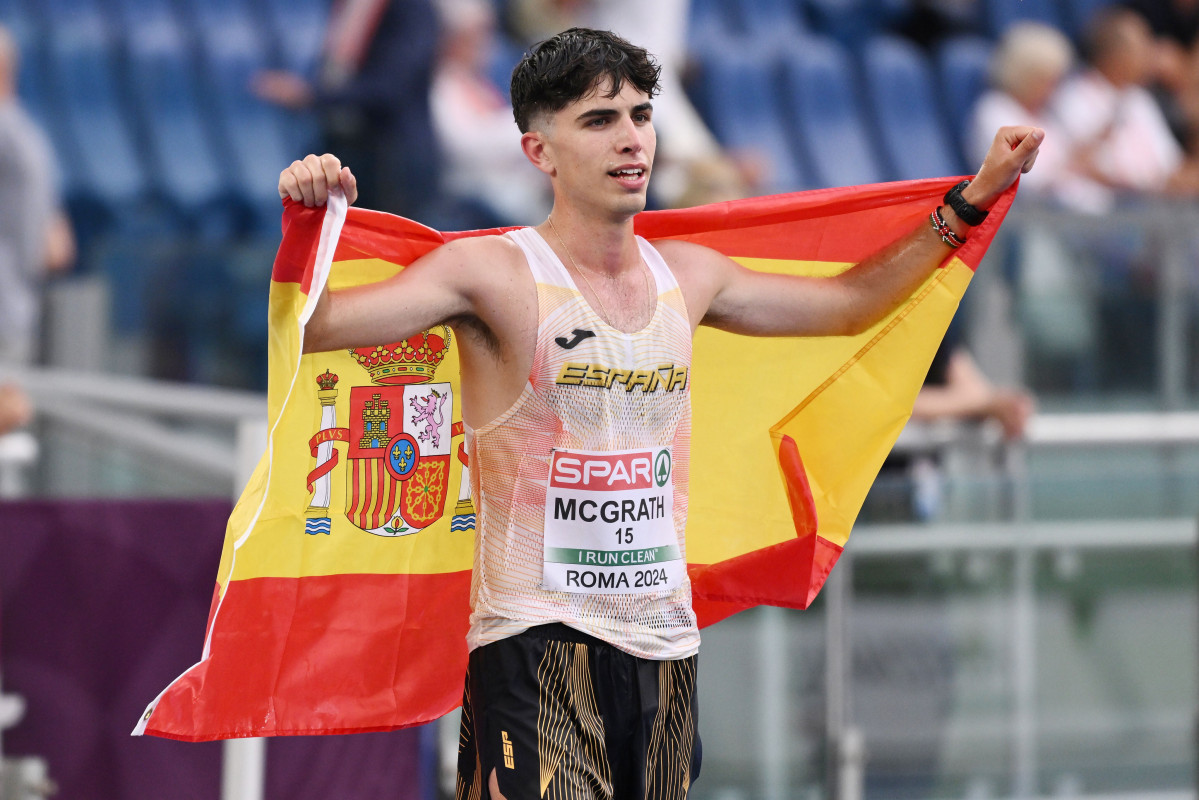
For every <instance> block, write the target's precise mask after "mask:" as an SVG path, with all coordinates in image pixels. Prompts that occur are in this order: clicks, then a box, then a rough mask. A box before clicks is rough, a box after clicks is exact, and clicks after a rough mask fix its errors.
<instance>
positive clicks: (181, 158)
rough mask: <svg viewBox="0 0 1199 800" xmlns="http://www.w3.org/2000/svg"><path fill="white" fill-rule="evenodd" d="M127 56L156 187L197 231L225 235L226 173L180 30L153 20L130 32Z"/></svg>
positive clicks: (162, 20) (166, 20) (168, 21)
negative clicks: (200, 98)
mask: <svg viewBox="0 0 1199 800" xmlns="http://www.w3.org/2000/svg"><path fill="white" fill-rule="evenodd" d="M136 1H137V2H140V1H141V0H136ZM127 52H128V66H129V69H128V78H129V84H128V86H129V90H130V92H131V94H132V96H133V100H134V104H135V108H136V111H137V114H138V117H139V119H140V122H141V124H142V129H143V132H144V135H145V137H146V142H147V144H148V146H149V150H150V154H151V156H152V159H153V164H154V167H155V169H154V176H155V184H156V188H157V189H158V191H159V192H160V193H161V194H162V195H163V196H164V197H165V198H166V199H167V200H168V201H169V202H170V203H171V204H172V205H173V206H174V207H175V208H176V209H178V210H179V211H180V212H181V213H182V215H183V217H184V219H185V220H186V221H188V222H189V223H191V224H192V225H193V226H195V227H196V229H198V230H202V231H205V232H209V233H213V234H220V233H225V232H227V223H229V221H230V220H231V219H232V218H233V217H235V216H236V215H235V214H233V212H232V210H231V209H229V208H227V204H226V203H223V202H222V199H223V197H224V196H225V195H226V194H227V189H228V187H227V186H226V183H225V182H226V181H227V180H228V179H229V176H228V171H227V170H224V169H221V168H220V165H219V161H218V159H217V155H216V152H215V150H214V148H213V143H212V134H211V131H210V130H209V129H208V128H206V126H205V122H204V120H203V118H202V115H201V108H200V103H199V97H198V90H197V86H196V76H197V71H196V65H195V63H194V61H193V60H192V59H191V57H190V51H189V50H188V48H187V47H186V45H185V41H184V37H183V35H182V31H181V30H180V28H179V26H178V25H177V24H176V23H174V22H173V21H172V20H171V19H170V18H167V17H156V18H155V21H153V22H150V23H146V24H141V25H138V26H137V27H136V28H134V29H131V30H130V34H129V37H128V43H127ZM231 215H232V216H231Z"/></svg>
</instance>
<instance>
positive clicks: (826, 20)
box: [804, 0, 884, 48]
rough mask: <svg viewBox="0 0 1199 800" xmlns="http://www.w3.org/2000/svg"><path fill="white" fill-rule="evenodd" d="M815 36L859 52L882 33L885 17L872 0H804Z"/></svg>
mask: <svg viewBox="0 0 1199 800" xmlns="http://www.w3.org/2000/svg"><path fill="white" fill-rule="evenodd" d="M804 2H805V4H806V6H807V9H808V13H809V16H810V18H811V22H812V25H811V27H812V30H813V32H815V33H820V34H825V35H827V36H832V37H833V38H834V39H836V40H837V41H839V42H841V43H842V44H844V45H846V46H848V47H851V48H856V47H858V46H859V45H860V44H861V43H862V41H863V40H865V39H866V37H868V36H870V35H872V34H873V33H874V32H875V31H877V30H879V28H880V26H881V24H882V21H883V18H884V15H883V14H882V12H881V9H880V8H878V7H876V6H875V5H874V3H873V2H872V1H871V0H804Z"/></svg>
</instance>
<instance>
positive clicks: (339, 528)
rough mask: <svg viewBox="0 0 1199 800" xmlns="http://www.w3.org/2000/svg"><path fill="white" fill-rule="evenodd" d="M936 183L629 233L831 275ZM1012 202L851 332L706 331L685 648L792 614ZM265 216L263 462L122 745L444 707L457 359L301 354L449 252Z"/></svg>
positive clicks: (930, 195)
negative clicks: (325, 325) (712, 632)
mask: <svg viewBox="0 0 1199 800" xmlns="http://www.w3.org/2000/svg"><path fill="white" fill-rule="evenodd" d="M957 181H958V179H957V178H945V179H940V180H922V181H911V182H902V183H890V184H880V185H874V186H861V187H848V188H841V189H824V190H817V191H812V192H802V193H797V194H788V195H779V196H774V197H763V198H754V199H749V200H741V201H735V202H728V203H719V204H715V205H710V206H703V207H699V208H692V209H684V210H675V211H658V212H647V213H644V214H641V215H639V216H638V217H637V220H636V228H637V232H638V233H639V234H640V235H642V236H644V237H646V238H648V239H650V240H654V239H663V238H676V239H686V240H689V241H693V242H697V243H699V244H703V245H707V246H708V247H712V248H714V249H716V250H718V251H720V252H722V253H725V254H727V255H728V256H730V257H732V258H734V259H735V260H737V261H738V262H740V263H741V264H743V265H745V266H747V267H749V268H750V269H756V270H767V271H771V272H780V273H791V274H805V275H834V274H836V273H838V272H840V271H842V270H844V269H846V268H848V267H849V266H851V265H852V264H854V263H856V262H858V261H860V260H862V259H863V258H864V257H866V256H867V255H869V254H870V253H872V252H873V251H875V250H877V249H879V248H880V247H882V246H885V245H886V244H888V243H890V242H891V241H893V240H895V239H897V238H899V237H900V236H902V235H904V234H905V233H907V232H908V231H910V230H912V229H913V228H914V227H915V226H917V225H921V224H928V222H927V216H928V213H929V211H930V210H931V209H932V208H933V207H935V206H936V205H938V204H939V203H940V200H941V196H942V195H943V194H944V192H945V190H946V189H948V188H949V187H950V186H952V185H953V184H954V183H956V182H957ZM1014 195H1015V189H1014V188H1013V189H1011V190H1009V191H1008V192H1007V193H1006V194H1005V195H1004V196H1003V197H1002V198H1001V199H1000V201H999V203H998V204H997V205H996V207H995V208H994V209H993V210H992V212H991V214H990V216H989V217H988V218H987V220H986V222H985V223H984V224H983V225H982V226H980V227H979V228H977V229H975V230H974V231H973V232H972V233H971V235H970V238H969V241H968V242H967V243H966V245H965V246H964V247H962V248H960V249H958V250H956V251H953V253H952V254H951V255H950V256H949V257H948V258H947V259H946V261H945V262H944V263H943V264H942V265H941V267H940V268H939V269H937V270H936V271H934V273H933V274H932V275H930V276H929V278H928V279H927V281H926V282H925V283H924V285H923V286H921V287H920V288H919V289H918V290H917V291H916V292H915V293H914V294H913V295H912V296H911V297H910V298H908V299H907V300H905V301H904V302H902V303H900V304H899V305H898V306H897V307H896V309H895V310H894V311H893V312H892V313H891V314H890V315H889V316H888V317H887V318H886V319H884V320H882V321H881V322H879V323H878V324H877V325H875V326H874V328H872V329H871V330H869V331H867V332H865V333H863V334H861V335H858V336H852V337H824V338H810V339H757V338H747V337H738V336H734V335H731V334H726V333H722V332H720V331H716V330H713V329H708V328H702V329H701V330H700V331H699V333H698V335H697V336H696V341H695V350H694V360H693V364H692V370H691V375H692V378H691V392H692V404H693V413H694V423H693V428H694V431H695V435H694V439H693V443H692V468H691V502H690V514H689V522H688V528H687V556H688V562H689V563H688V569H689V572H690V576H691V580H692V585H693V595H694V602H695V607H696V611H697V613H698V615H699V619H700V624H701V625H707V624H711V623H713V622H716V621H718V620H720V619H722V618H724V617H726V616H728V615H730V614H733V613H735V612H737V611H740V610H743V609H745V608H749V607H751V606H754V605H759V604H768V605H778V606H786V607H790V608H806V607H807V606H808V604H809V603H811V602H812V600H813V598H814V597H815V596H816V594H817V592H818V591H819V590H820V587H821V585H822V584H823V583H824V580H825V578H826V577H827V576H828V574H829V572H830V570H832V568H833V565H834V564H835V563H836V561H837V558H838V556H839V555H840V553H841V550H842V548H843V547H844V546H845V544H846V541H847V540H848V538H849V533H850V529H851V528H852V526H853V522H854V518H855V517H856V515H857V513H858V510H859V508H860V507H861V504H862V501H863V500H864V498H865V497H866V492H867V490H868V489H869V488H870V484H871V482H872V481H873V480H874V476H875V475H876V474H877V472H878V469H879V467H880V466H881V465H882V463H883V460H884V458H885V457H886V455H887V453H888V451H889V450H890V448H891V446H892V445H893V444H894V442H895V439H896V437H898V435H899V432H900V431H901V430H902V428H903V426H904V424H905V423H906V421H907V419H908V417H909V415H910V414H911V409H912V404H913V402H914V400H915V397H916V393H917V391H918V390H919V388H920V385H921V383H922V382H923V380H924V376H925V374H926V372H927V370H928V367H929V364H930V363H931V361H932V358H933V354H934V353H935V352H936V350H937V347H938V345H939V343H940V341H941V338H942V336H943V335H944V332H945V329H946V327H947V326H948V324H949V321H950V319H951V318H952V316H953V314H954V312H955V310H956V309H957V306H958V302H959V301H960V300H961V298H962V295H963V293H964V292H965V290H966V286H967V285H968V284H969V282H970V278H971V277H972V276H973V273H974V269H975V268H976V267H977V266H978V263H979V261H980V260H981V258H982V256H983V254H984V252H985V251H986V249H987V246H988V244H989V243H990V241H991V239H992V237H993V236H994V234H995V232H996V230H997V229H998V227H999V225H1000V223H1001V221H1002V219H1003V217H1004V215H1005V213H1006V211H1007V209H1008V208H1009V206H1010V204H1011V201H1012V198H1013V197H1014ZM495 232H496V231H470V232H465V233H439V232H437V231H434V230H431V229H429V228H426V227H423V226H421V225H419V224H417V223H415V222H412V221H410V220H406V219H402V218H399V217H394V216H391V215H388V214H382V213H379V212H375V211H369V210H365V209H357V208H351V209H347V208H346V206H345V201H344V199H343V198H341V197H340V195H334V197H333V198H332V199H331V200H330V203H329V205H328V206H327V207H324V208H305V207H303V206H301V205H297V204H293V203H291V202H290V201H288V203H287V204H286V207H285V210H284V216H283V240H282V243H281V245H280V248H279V252H278V255H277V257H276V259H275V264H274V268H273V273H272V279H271V281H272V282H271V296H270V343H269V347H270V352H269V370H270V374H269V379H268V414H269V425H270V438H269V442H268V446H267V451H266V453H265V454H264V455H263V457H262V460H261V461H260V463H259V464H258V467H257V469H256V470H255V472H254V474H253V476H252V477H251V479H250V481H249V484H248V485H247V486H246V488H245V491H244V493H243V494H242V496H241V499H240V500H239V501H238V503H237V505H236V506H235V508H234V510H233V513H232V515H231V516H230V519H229V525H228V528H227V531H226V535H225V545H224V550H223V552H222V557H221V563H220V568H219V573H218V575H217V583H216V588H215V592H214V594H213V600H212V608H211V612H210V615H209V620H208V626H207V632H206V636H205V639H204V647H203V652H202V656H201V658H200V661H199V662H198V663H197V664H195V665H194V666H193V667H191V668H190V669H188V670H187V671H186V672H184V673H183V674H182V675H181V676H180V677H179V678H177V679H176V680H175V681H174V682H173V683H171V684H170V685H169V686H168V687H167V688H166V689H165V690H164V691H163V692H162V693H161V694H160V695H159V696H158V697H157V698H155V700H154V701H153V702H152V703H151V704H150V706H149V707H148V708H147V709H146V712H145V714H144V715H143V716H142V719H141V720H140V721H139V723H138V725H137V728H136V729H135V731H134V732H135V733H139V734H140V733H149V734H153V735H156V736H163V737H167V738H172V739H182V740H187V741H203V740H210V739H226V738H234V737H242V736H277V735H290V734H316V733H352V732H360V731H378V730H388V729H394V728H402V727H406V726H410V725H417V724H421V723H424V722H428V721H430V720H433V719H436V718H437V717H440V716H441V715H443V714H445V713H446V712H448V711H450V710H452V709H453V708H454V707H455V706H456V705H457V704H458V703H459V701H460V699H461V694H462V684H463V676H464V674H465V669H466V655H467V651H466V642H465V634H466V629H467V618H468V615H469V608H468V596H469V588H470V569H471V563H472V552H473V544H474V527H475V514H474V505H473V501H472V498H471V496H470V480H469V469H470V465H469V463H467V459H466V457H465V450H464V447H463V440H462V430H463V428H462V423H461V419H462V416H461V410H460V409H461V407H460V392H459V387H458V369H457V360H458V354H457V348H456V345H455V341H454V333H453V331H452V330H451V329H449V328H448V327H444V326H439V327H436V328H433V329H430V330H427V331H423V332H422V333H419V334H417V335H415V336H413V337H411V338H409V339H408V340H406V341H402V342H388V343H384V344H380V345H378V346H376V347H365V348H360V349H357V350H352V351H338V352H324V353H309V354H303V353H302V349H303V347H302V344H303V338H304V324H305V321H306V320H307V319H308V318H309V316H310V315H311V313H312V309H313V307H314V306H315V303H316V301H317V298H318V297H319V295H320V293H321V292H320V290H321V287H322V286H323V285H325V284H326V283H328V285H329V286H330V287H331V288H334V289H336V288H339V287H345V286H351V285H358V284H365V283H372V282H375V281H379V280H382V279H384V278H386V277H388V276H390V275H393V274H395V273H396V272H397V271H399V270H402V269H403V268H404V266H405V265H406V264H410V263H412V261H413V260H415V259H416V258H418V257H419V256H421V255H422V254H424V253H426V252H428V251H430V250H432V249H433V248H435V247H437V246H439V245H440V244H442V243H444V242H446V241H449V240H451V239H454V238H458V237H464V236H479V235H485V234H488V233H495Z"/></svg>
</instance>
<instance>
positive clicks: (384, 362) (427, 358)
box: [350, 325, 450, 384]
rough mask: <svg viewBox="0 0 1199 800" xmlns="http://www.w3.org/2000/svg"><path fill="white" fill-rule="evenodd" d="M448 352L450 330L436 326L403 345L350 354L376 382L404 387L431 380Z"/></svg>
mask: <svg viewBox="0 0 1199 800" xmlns="http://www.w3.org/2000/svg"><path fill="white" fill-rule="evenodd" d="M449 351H450V329H449V328H448V327H446V326H445V325H438V326H437V327H435V328H430V329H429V330H427V331H424V332H423V333H418V334H416V335H415V336H409V337H408V338H407V339H405V340H404V341H402V342H392V343H391V344H383V345H377V346H375V347H359V348H356V349H353V350H351V351H350V355H352V356H353V357H354V360H355V361H357V362H358V363H359V364H361V365H362V366H363V368H365V369H366V371H367V372H369V373H370V376H371V380H372V381H374V382H375V383H377V384H405V383H425V382H426V381H429V380H432V379H433V376H434V375H435V374H436V373H437V366H438V365H439V364H440V363H441V362H442V361H443V360H444V359H445V356H446V353H448V352H449Z"/></svg>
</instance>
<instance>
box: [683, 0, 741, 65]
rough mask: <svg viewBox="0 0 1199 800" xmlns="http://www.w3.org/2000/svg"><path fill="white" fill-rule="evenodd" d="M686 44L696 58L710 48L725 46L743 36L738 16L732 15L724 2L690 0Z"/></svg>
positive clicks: (718, 0)
mask: <svg viewBox="0 0 1199 800" xmlns="http://www.w3.org/2000/svg"><path fill="white" fill-rule="evenodd" d="M688 12H689V17H688V22H687V42H688V46H689V48H690V50H691V51H692V52H693V53H695V54H696V55H697V56H700V57H702V54H704V53H706V52H708V51H709V50H711V49H712V48H719V47H725V46H727V44H728V42H729V41H730V40H733V39H739V38H741V37H742V35H743V34H744V31H743V30H742V28H741V17H740V15H734V14H733V13H732V7H731V5H730V4H729V3H728V2H727V1H726V0H691V7H690V9H688Z"/></svg>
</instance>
